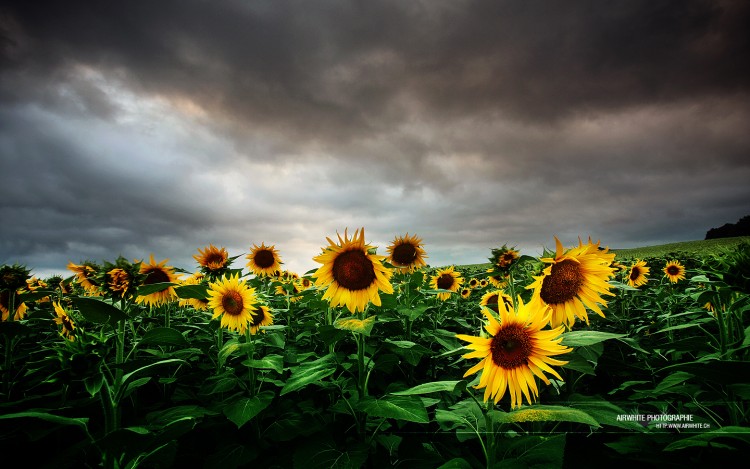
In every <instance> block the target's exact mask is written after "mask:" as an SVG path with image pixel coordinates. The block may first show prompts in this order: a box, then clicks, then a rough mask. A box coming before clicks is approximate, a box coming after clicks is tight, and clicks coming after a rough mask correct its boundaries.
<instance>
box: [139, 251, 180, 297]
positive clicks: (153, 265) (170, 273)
mask: <svg viewBox="0 0 750 469" xmlns="http://www.w3.org/2000/svg"><path fill="white" fill-rule="evenodd" d="M168 260H169V259H164V260H163V261H161V262H156V261H155V260H154V255H153V254H151V257H150V258H149V261H148V263H142V264H141V269H140V273H141V274H143V275H144V276H145V278H144V279H143V281H142V282H141V285H142V286H149V285H156V284H157V283H179V282H180V275H179V274H177V273H175V270H174V267H172V266H168V265H166V263H167V261H168ZM175 299H177V293H176V292H175V289H174V286H168V287H165V288H164V289H163V290H159V291H155V292H153V293H148V294H146V295H139V296H138V297H137V298H136V301H137V302H138V303H145V304H146V305H148V306H159V305H161V304H165V303H169V302H170V301H173V300H175Z"/></svg>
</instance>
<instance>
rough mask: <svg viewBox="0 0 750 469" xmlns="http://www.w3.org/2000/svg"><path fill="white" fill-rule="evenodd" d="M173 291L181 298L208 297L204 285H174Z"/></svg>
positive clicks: (201, 298)
mask: <svg viewBox="0 0 750 469" xmlns="http://www.w3.org/2000/svg"><path fill="white" fill-rule="evenodd" d="M174 291H175V293H177V296H179V297H180V298H182V299H183V300H188V299H194V300H206V299H208V287H207V286H206V285H182V286H181V287H175V289H174Z"/></svg>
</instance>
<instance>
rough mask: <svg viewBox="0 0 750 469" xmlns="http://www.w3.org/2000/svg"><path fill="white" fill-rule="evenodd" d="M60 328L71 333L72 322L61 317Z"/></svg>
mask: <svg viewBox="0 0 750 469" xmlns="http://www.w3.org/2000/svg"><path fill="white" fill-rule="evenodd" d="M62 326H63V329H65V330H68V331H72V330H73V321H71V320H70V318H69V317H67V316H63V317H62Z"/></svg>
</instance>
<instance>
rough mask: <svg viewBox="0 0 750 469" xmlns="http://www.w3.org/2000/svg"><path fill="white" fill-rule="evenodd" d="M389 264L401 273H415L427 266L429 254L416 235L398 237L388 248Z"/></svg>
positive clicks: (407, 234)
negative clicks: (426, 260) (426, 261)
mask: <svg viewBox="0 0 750 469" xmlns="http://www.w3.org/2000/svg"><path fill="white" fill-rule="evenodd" d="M386 251H387V252H388V262H390V263H391V264H392V265H393V266H394V267H396V268H397V269H398V270H399V271H403V272H413V271H415V270H417V269H420V268H422V267H424V266H426V265H427V264H425V261H424V260H425V258H426V257H427V254H426V252H425V250H424V248H423V247H422V239H421V238H419V237H418V236H416V235H412V236H409V233H406V235H405V236H396V237H395V238H394V240H393V242H392V243H391V244H390V245H389V246H388V248H386Z"/></svg>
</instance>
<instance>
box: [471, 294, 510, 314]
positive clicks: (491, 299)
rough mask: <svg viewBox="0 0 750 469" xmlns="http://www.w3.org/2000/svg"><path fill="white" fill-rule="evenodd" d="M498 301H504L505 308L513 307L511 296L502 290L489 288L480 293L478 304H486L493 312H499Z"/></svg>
mask: <svg viewBox="0 0 750 469" xmlns="http://www.w3.org/2000/svg"><path fill="white" fill-rule="evenodd" d="M500 302H503V303H505V307H506V308H511V309H513V298H511V297H510V295H508V294H507V293H505V292H504V291H502V290H491V291H488V292H487V293H485V294H484V295H482V299H481V300H480V301H479V305H480V306H486V307H487V308H490V309H491V310H492V311H494V312H495V313H498V314H499V313H500Z"/></svg>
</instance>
